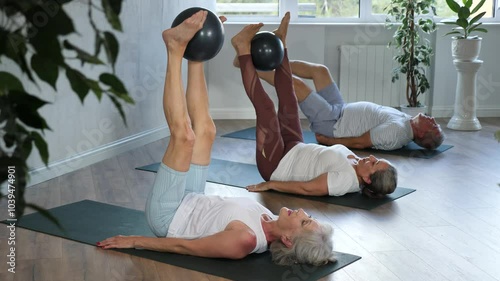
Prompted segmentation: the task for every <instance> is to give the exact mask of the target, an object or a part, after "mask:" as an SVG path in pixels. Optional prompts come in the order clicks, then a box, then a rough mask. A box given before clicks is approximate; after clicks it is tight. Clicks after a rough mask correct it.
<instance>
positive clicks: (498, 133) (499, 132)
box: [495, 131, 500, 142]
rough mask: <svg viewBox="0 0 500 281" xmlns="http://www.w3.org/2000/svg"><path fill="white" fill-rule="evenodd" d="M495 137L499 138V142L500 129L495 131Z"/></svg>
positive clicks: (498, 139) (499, 139) (499, 140)
mask: <svg viewBox="0 0 500 281" xmlns="http://www.w3.org/2000/svg"><path fill="white" fill-rule="evenodd" d="M495 138H496V139H497V141H498V142H500V131H496V132H495Z"/></svg>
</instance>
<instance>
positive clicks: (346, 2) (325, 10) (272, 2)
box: [216, 0, 500, 22]
mask: <svg viewBox="0 0 500 281" xmlns="http://www.w3.org/2000/svg"><path fill="white" fill-rule="evenodd" d="M455 1H456V2H458V3H459V4H461V5H463V4H462V0H455ZM479 1H480V0H473V3H474V4H473V5H476V4H477V3H479ZM390 2H391V0H217V8H216V9H217V13H218V14H220V15H225V16H227V17H228V18H229V19H230V20H231V21H255V20H256V19H258V20H260V21H279V19H280V18H281V16H282V15H283V14H284V13H285V12H286V11H291V12H292V21H294V22H384V21H385V11H384V9H385V8H386V7H387V6H388V5H389V3H390ZM499 2H500V0H486V2H485V4H484V5H483V8H482V10H481V11H479V12H483V11H485V12H486V14H485V16H484V17H483V21H491V20H492V19H496V20H498V19H499V18H500V16H499V15H498V13H496V11H498V8H499V6H498V5H499ZM479 12H478V13H479ZM436 13H437V18H438V20H439V19H443V18H449V17H453V16H454V14H453V12H452V11H451V10H450V9H449V8H448V6H447V5H446V1H445V0H436Z"/></svg>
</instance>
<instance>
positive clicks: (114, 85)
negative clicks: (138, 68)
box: [99, 73, 127, 94]
mask: <svg viewBox="0 0 500 281" xmlns="http://www.w3.org/2000/svg"><path fill="white" fill-rule="evenodd" d="M99 81H101V82H102V83H104V84H106V85H108V86H110V87H111V89H113V90H115V91H116V92H118V93H120V94H126V93H127V90H126V89H125V86H123V83H122V82H121V81H120V79H118V77H116V76H115V75H113V74H111V73H103V74H101V75H100V76H99Z"/></svg>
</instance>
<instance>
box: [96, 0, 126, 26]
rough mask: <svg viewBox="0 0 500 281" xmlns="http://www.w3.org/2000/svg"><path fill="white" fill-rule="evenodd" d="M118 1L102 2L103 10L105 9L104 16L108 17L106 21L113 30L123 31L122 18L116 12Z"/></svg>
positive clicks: (105, 0) (104, 0)
mask: <svg viewBox="0 0 500 281" xmlns="http://www.w3.org/2000/svg"><path fill="white" fill-rule="evenodd" d="M116 2H117V1H113V0H102V2H101V3H102V8H103V9H104V14H105V15H106V19H107V20H108V22H109V24H110V25H111V26H112V27H113V29H115V30H118V31H122V24H121V22H120V18H119V17H118V13H117V12H116V11H115V9H117V8H118V7H117V5H116Z"/></svg>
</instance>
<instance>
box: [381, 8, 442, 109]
mask: <svg viewBox="0 0 500 281" xmlns="http://www.w3.org/2000/svg"><path fill="white" fill-rule="evenodd" d="M434 3H435V0H419V1H417V0H391V2H390V4H389V6H387V8H386V11H387V14H388V15H389V17H388V18H387V20H386V26H387V27H388V28H392V27H394V26H397V28H396V30H395V32H394V35H393V40H392V41H391V42H390V43H389V46H392V45H394V47H395V48H396V49H397V50H398V54H397V55H396V56H395V57H394V60H395V61H396V62H397V63H398V66H397V67H395V68H394V69H393V72H392V74H393V76H392V82H393V83H394V82H395V81H396V80H398V79H399V75H400V74H403V75H405V76H406V100H407V101H408V106H410V107H417V106H420V105H421V104H420V101H419V99H418V98H419V96H420V95H422V94H424V93H425V92H426V91H427V90H428V89H429V88H430V84H429V81H428V79H427V76H426V73H425V71H426V67H428V66H430V63H431V56H432V55H433V50H432V47H431V46H430V42H429V40H428V39H426V38H422V35H423V34H430V33H432V32H434V31H435V30H436V23H435V22H434V20H433V19H432V15H435V14H436V10H435V7H434ZM425 16H428V17H427V18H426V17H425Z"/></svg>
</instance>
